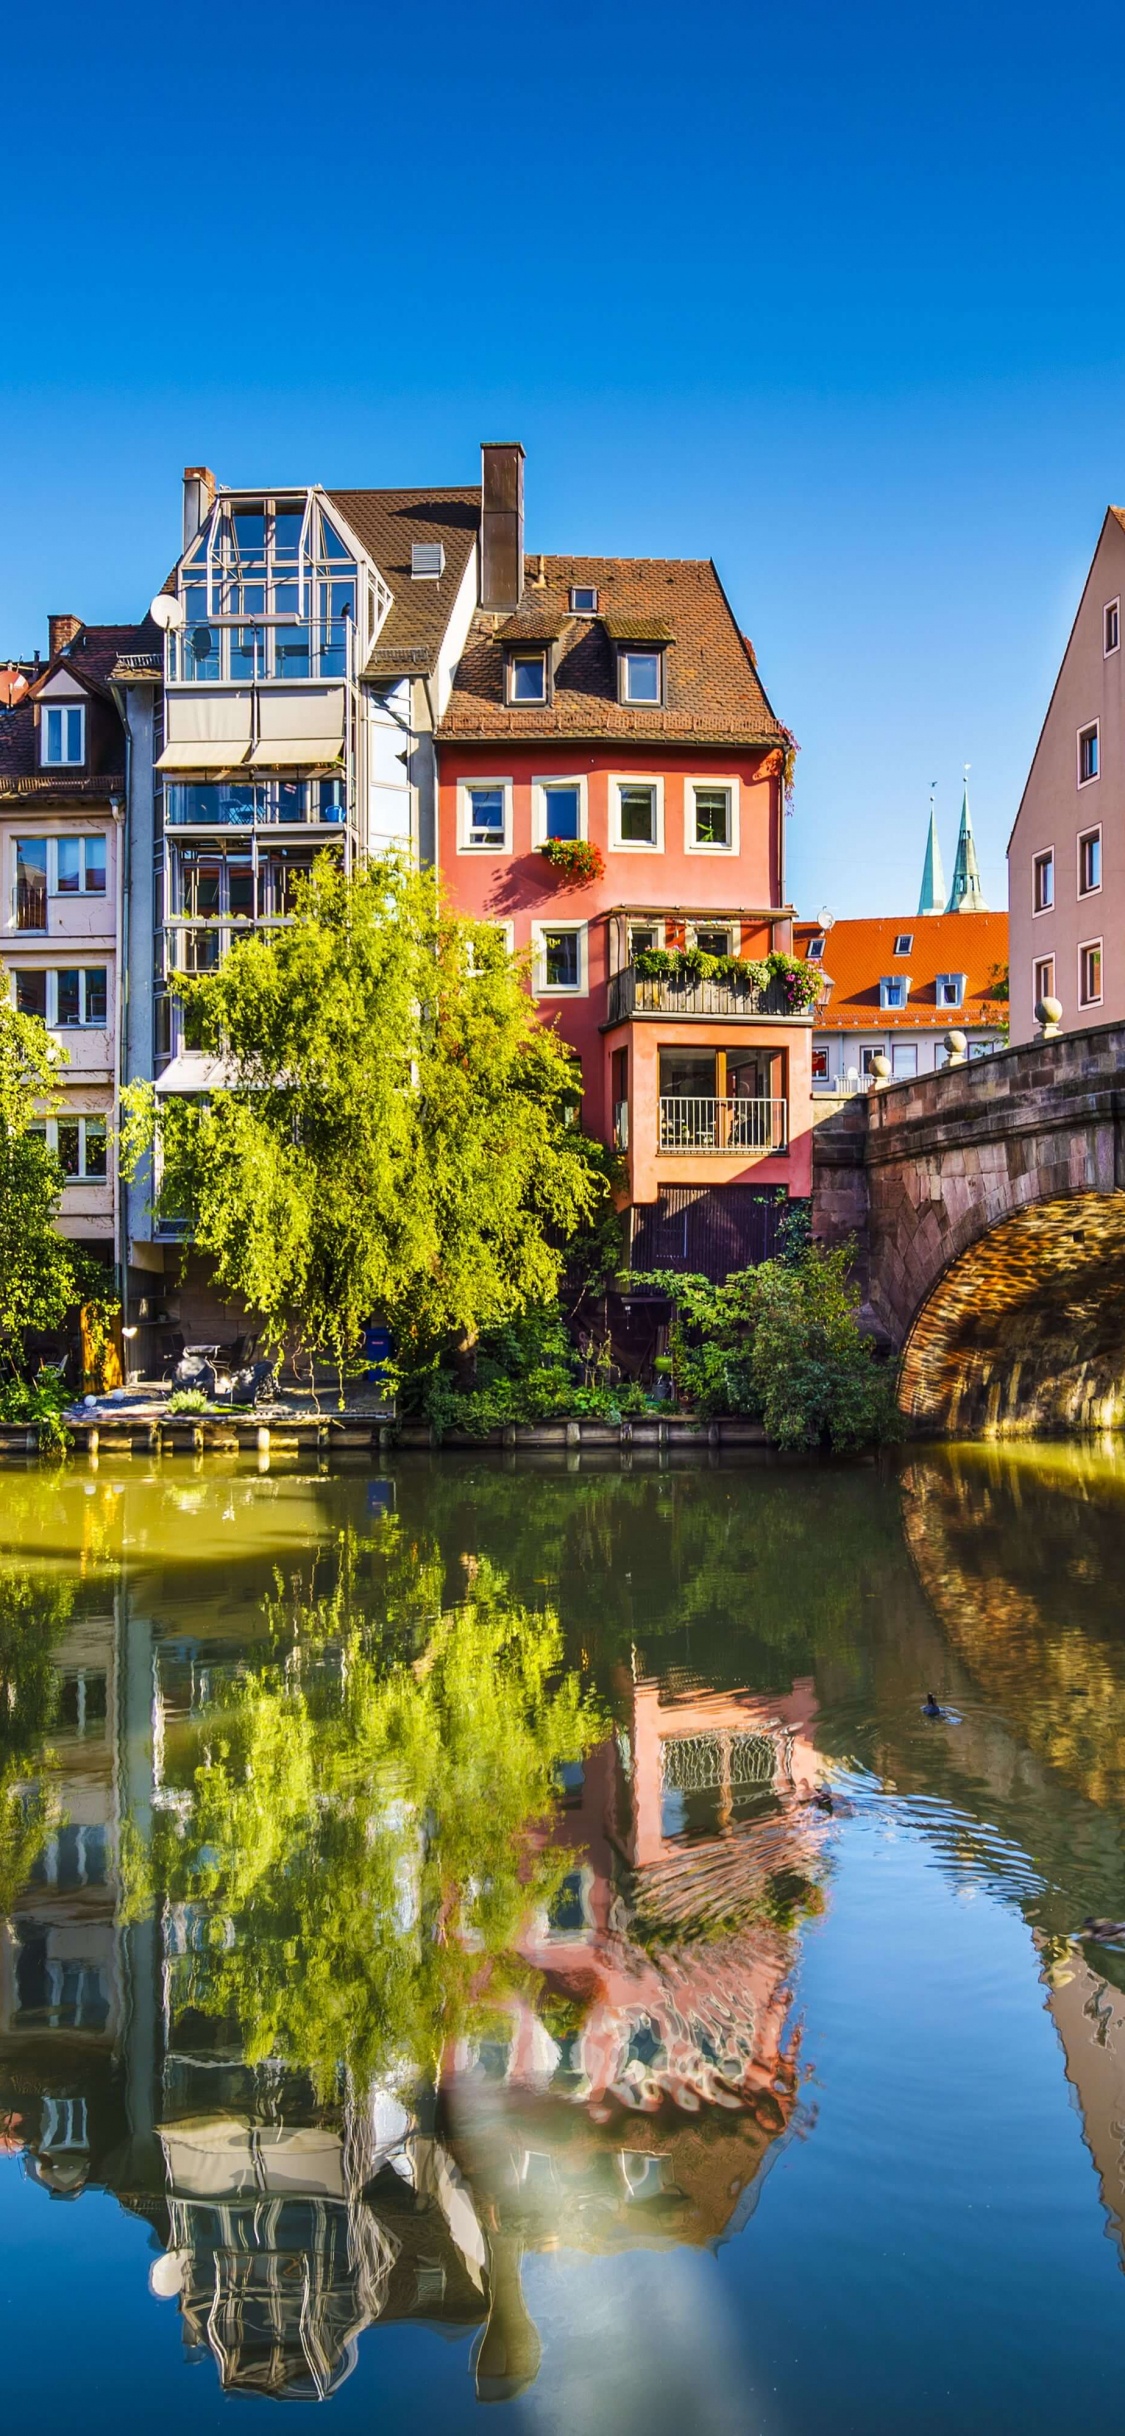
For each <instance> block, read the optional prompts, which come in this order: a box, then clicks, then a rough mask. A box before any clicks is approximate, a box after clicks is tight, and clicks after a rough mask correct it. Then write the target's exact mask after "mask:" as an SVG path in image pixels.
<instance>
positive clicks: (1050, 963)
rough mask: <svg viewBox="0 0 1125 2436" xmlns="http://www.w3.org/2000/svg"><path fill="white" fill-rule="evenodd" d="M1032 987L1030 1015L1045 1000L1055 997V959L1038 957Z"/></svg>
mask: <svg viewBox="0 0 1125 2436" xmlns="http://www.w3.org/2000/svg"><path fill="white" fill-rule="evenodd" d="M1032 987H1033V990H1034V999H1033V1003H1032V1013H1033V1014H1034V1012H1035V1008H1036V1007H1038V1006H1042V1003H1043V1000H1044V999H1045V998H1053V997H1054V995H1055V959H1054V957H1053V956H1039V957H1038V958H1037V959H1036V963H1035V967H1034V980H1033V983H1032Z"/></svg>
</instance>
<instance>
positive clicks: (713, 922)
mask: <svg viewBox="0 0 1125 2436" xmlns="http://www.w3.org/2000/svg"><path fill="white" fill-rule="evenodd" d="M687 928H688V945H689V946H690V947H698V945H699V933H700V931H701V930H725V932H726V934H727V944H726V946H725V947H724V948H723V949H721V951H720V953H721V954H722V955H724V956H737V954H738V949H737V947H736V946H735V938H736V935H737V933H738V931H739V928H740V925H739V924H738V923H737V922H734V921H732V920H731V919H730V918H729V916H727V915H724V914H710V915H708V914H704V916H703V919H702V921H700V922H689V923H688V926H687ZM704 952H705V953H706V954H707V955H709V956H710V955H713V954H714V952H715V951H714V949H713V948H707V949H706V950H705V951H704Z"/></svg>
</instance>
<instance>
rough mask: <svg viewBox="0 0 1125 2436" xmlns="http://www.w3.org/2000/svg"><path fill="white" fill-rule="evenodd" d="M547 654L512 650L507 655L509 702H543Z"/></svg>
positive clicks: (545, 689) (545, 692) (545, 693)
mask: <svg viewBox="0 0 1125 2436" xmlns="http://www.w3.org/2000/svg"><path fill="white" fill-rule="evenodd" d="M546 699H547V655H546V653H545V652H543V651H513V652H510V653H509V655H508V700H509V702H545V701H546Z"/></svg>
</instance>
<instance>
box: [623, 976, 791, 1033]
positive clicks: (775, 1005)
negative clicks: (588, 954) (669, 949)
mask: <svg viewBox="0 0 1125 2436" xmlns="http://www.w3.org/2000/svg"><path fill="white" fill-rule="evenodd" d="M646 1015H664V1016H674V1018H675V1020H676V1021H677V1022H678V1023H679V1022H683V1021H684V1020H685V1019H687V1020H690V1019H691V1018H692V1017H693V1016H703V1017H705V1018H708V1019H710V1020H712V1021H713V1020H714V1018H715V1017H716V1016H722V1017H724V1018H725V1019H726V1020H728V1021H729V1019H730V1017H731V1016H735V1017H743V1018H744V1019H746V1020H748V1021H753V1022H755V1023H758V1022H761V1021H762V1019H763V1018H767V1019H772V1020H773V1021H775V1022H776V1021H778V1020H782V1021H784V1022H786V1023H796V1022H803V1023H808V1022H810V1021H811V1015H810V1014H809V1012H808V1010H807V1009H798V1008H794V1007H793V1006H792V1004H791V1003H790V999H789V995H788V992H787V990H786V986H785V982H784V980H783V979H782V978H780V977H778V978H777V979H776V980H773V981H769V982H767V983H766V986H765V988H764V989H754V988H746V989H744V988H741V987H735V986H734V985H733V984H732V983H730V982H728V981H680V980H677V979H675V978H672V977H671V976H668V975H664V974H662V975H661V976H660V977H659V979H656V980H646V979H642V977H641V975H640V974H639V973H638V972H637V969H636V966H635V965H633V964H627V965H626V966H625V967H624V968H623V970H622V971H621V972H619V973H612V974H611V975H610V982H609V1003H608V1009H607V1020H608V1022H609V1023H611V1024H614V1023H629V1022H631V1021H632V1020H633V1019H634V1018H635V1017H637V1016H640V1017H642V1018H643V1017H644V1016H646Z"/></svg>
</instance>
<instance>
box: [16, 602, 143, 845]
mask: <svg viewBox="0 0 1125 2436" xmlns="http://www.w3.org/2000/svg"><path fill="white" fill-rule="evenodd" d="M159 645H160V634H159V630H158V628H157V627H156V626H154V625H153V622H152V619H151V618H148V617H146V618H144V619H143V620H142V621H141V623H140V625H137V626H84V627H83V629H82V632H81V634H80V635H79V636H78V637H77V638H76V640H75V641H74V642H73V643H72V644H71V645H70V646H69V648H68V649H67V650H65V651H61V652H56V654H55V657H54V659H53V660H51V661H49V662H48V663H47V664H46V666H45V667H43V668H42V669H41V670H40V672H39V675H38V676H37V677H36V679H35V682H34V684H33V685H32V687H31V690H30V692H29V693H27V694H25V695H24V697H23V700H22V701H21V702H18V703H17V704H16V707H15V709H14V710H10V711H8V712H6V713H0V798H3V797H5V796H7V797H9V798H11V797H13V796H14V797H18V798H20V799H23V798H26V797H27V796H29V795H34V796H35V797H37V798H42V797H44V796H57V797H59V798H61V799H63V800H67V801H69V800H72V799H73V798H74V797H75V796H78V795H105V794H106V793H107V791H108V790H109V789H110V788H113V787H118V788H119V787H121V786H123V784H124V780H125V733H124V729H123V728H121V726H120V722H119V721H118V720H116V719H115V721H114V724H113V730H112V732H113V733H114V734H115V736H116V738H117V742H116V744H115V746H114V749H113V750H112V751H111V752H110V753H108V754H107V756H106V766H105V767H104V768H102V769H101V770H98V771H96V772H94V773H92V774H88V773H86V772H79V771H75V772H68V771H66V770H58V771H55V770H41V769H40V767H39V764H38V762H37V760H36V755H35V715H34V707H33V706H34V703H35V699H36V696H37V695H38V694H39V693H41V692H42V689H43V686H44V685H45V683H46V681H47V678H48V677H49V676H51V675H53V673H54V671H55V670H56V669H59V668H66V669H69V670H70V672H71V674H72V675H73V676H75V677H76V678H77V679H78V682H79V684H80V685H81V686H82V687H83V688H84V690H85V691H86V692H88V693H90V694H93V695H95V696H96V697H97V698H98V699H99V700H100V701H102V702H105V703H107V704H112V702H113V696H112V693H111V691H110V684H111V680H112V677H113V674H114V671H115V669H116V668H117V666H118V663H119V661H120V660H121V659H122V657H123V656H125V655H129V654H137V653H141V654H144V655H146V656H147V655H148V654H149V653H150V652H153V651H155V650H157V649H158V648H159Z"/></svg>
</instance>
